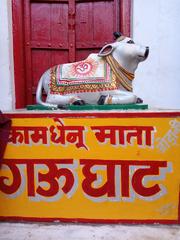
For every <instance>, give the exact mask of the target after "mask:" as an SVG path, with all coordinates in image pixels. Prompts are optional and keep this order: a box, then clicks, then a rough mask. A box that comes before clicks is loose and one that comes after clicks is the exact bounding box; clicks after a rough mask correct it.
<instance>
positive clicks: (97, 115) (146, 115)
mask: <svg viewBox="0 0 180 240" xmlns="http://www.w3.org/2000/svg"><path fill="white" fill-rule="evenodd" d="M4 114H5V115H6V116H7V117H9V118H47V117H61V118H84V117H85V118H86V117H87V118H91V117H92V118H170V117H180V111H176V112H138V111H136V112H125V111H123V112H106V113H105V112H73V113H72V112H68V111H67V112H57V111H56V112H50V111H49V112H45V113H41V112H40V111H39V112H37V113H34V112H31V111H27V112H23V113H18V112H17V113H4Z"/></svg>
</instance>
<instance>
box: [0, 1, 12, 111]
mask: <svg viewBox="0 0 180 240" xmlns="http://www.w3.org/2000/svg"><path fill="white" fill-rule="evenodd" d="M11 19H12V16H11V0H0V110H12V109H13V107H14V81H13V79H14V77H13V55H12V20H11Z"/></svg>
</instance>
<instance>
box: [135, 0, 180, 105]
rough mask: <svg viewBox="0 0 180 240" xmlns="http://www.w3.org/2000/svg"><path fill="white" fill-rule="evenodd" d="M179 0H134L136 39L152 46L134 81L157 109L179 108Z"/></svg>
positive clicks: (137, 89)
mask: <svg viewBox="0 0 180 240" xmlns="http://www.w3.org/2000/svg"><path fill="white" fill-rule="evenodd" d="M179 15H180V0H133V25H132V26H133V27H132V30H133V33H132V35H133V37H134V40H135V41H136V42H140V43H142V44H144V45H147V46H150V55H149V58H148V59H147V60H146V62H143V63H141V65H139V68H138V70H137V73H136V79H135V82H134V91H135V93H136V94H137V95H138V96H140V97H142V98H143V99H144V101H145V102H146V103H148V104H149V105H150V106H151V107H155V108H171V109H175V108H179V109H180V16H179Z"/></svg>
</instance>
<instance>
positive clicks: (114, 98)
mask: <svg viewBox="0 0 180 240" xmlns="http://www.w3.org/2000/svg"><path fill="white" fill-rule="evenodd" d="M136 101H137V97H136V95H134V94H133V93H131V92H125V91H118V90H117V91H114V92H113V93H110V94H108V95H102V96H101V97H100V99H99V101H98V104H99V105H103V104H128V103H135V102H136Z"/></svg>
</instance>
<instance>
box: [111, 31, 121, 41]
mask: <svg viewBox="0 0 180 240" xmlns="http://www.w3.org/2000/svg"><path fill="white" fill-rule="evenodd" d="M113 35H114V38H115V40H116V39H118V38H119V37H120V36H122V33H120V32H114V33H113Z"/></svg>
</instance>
